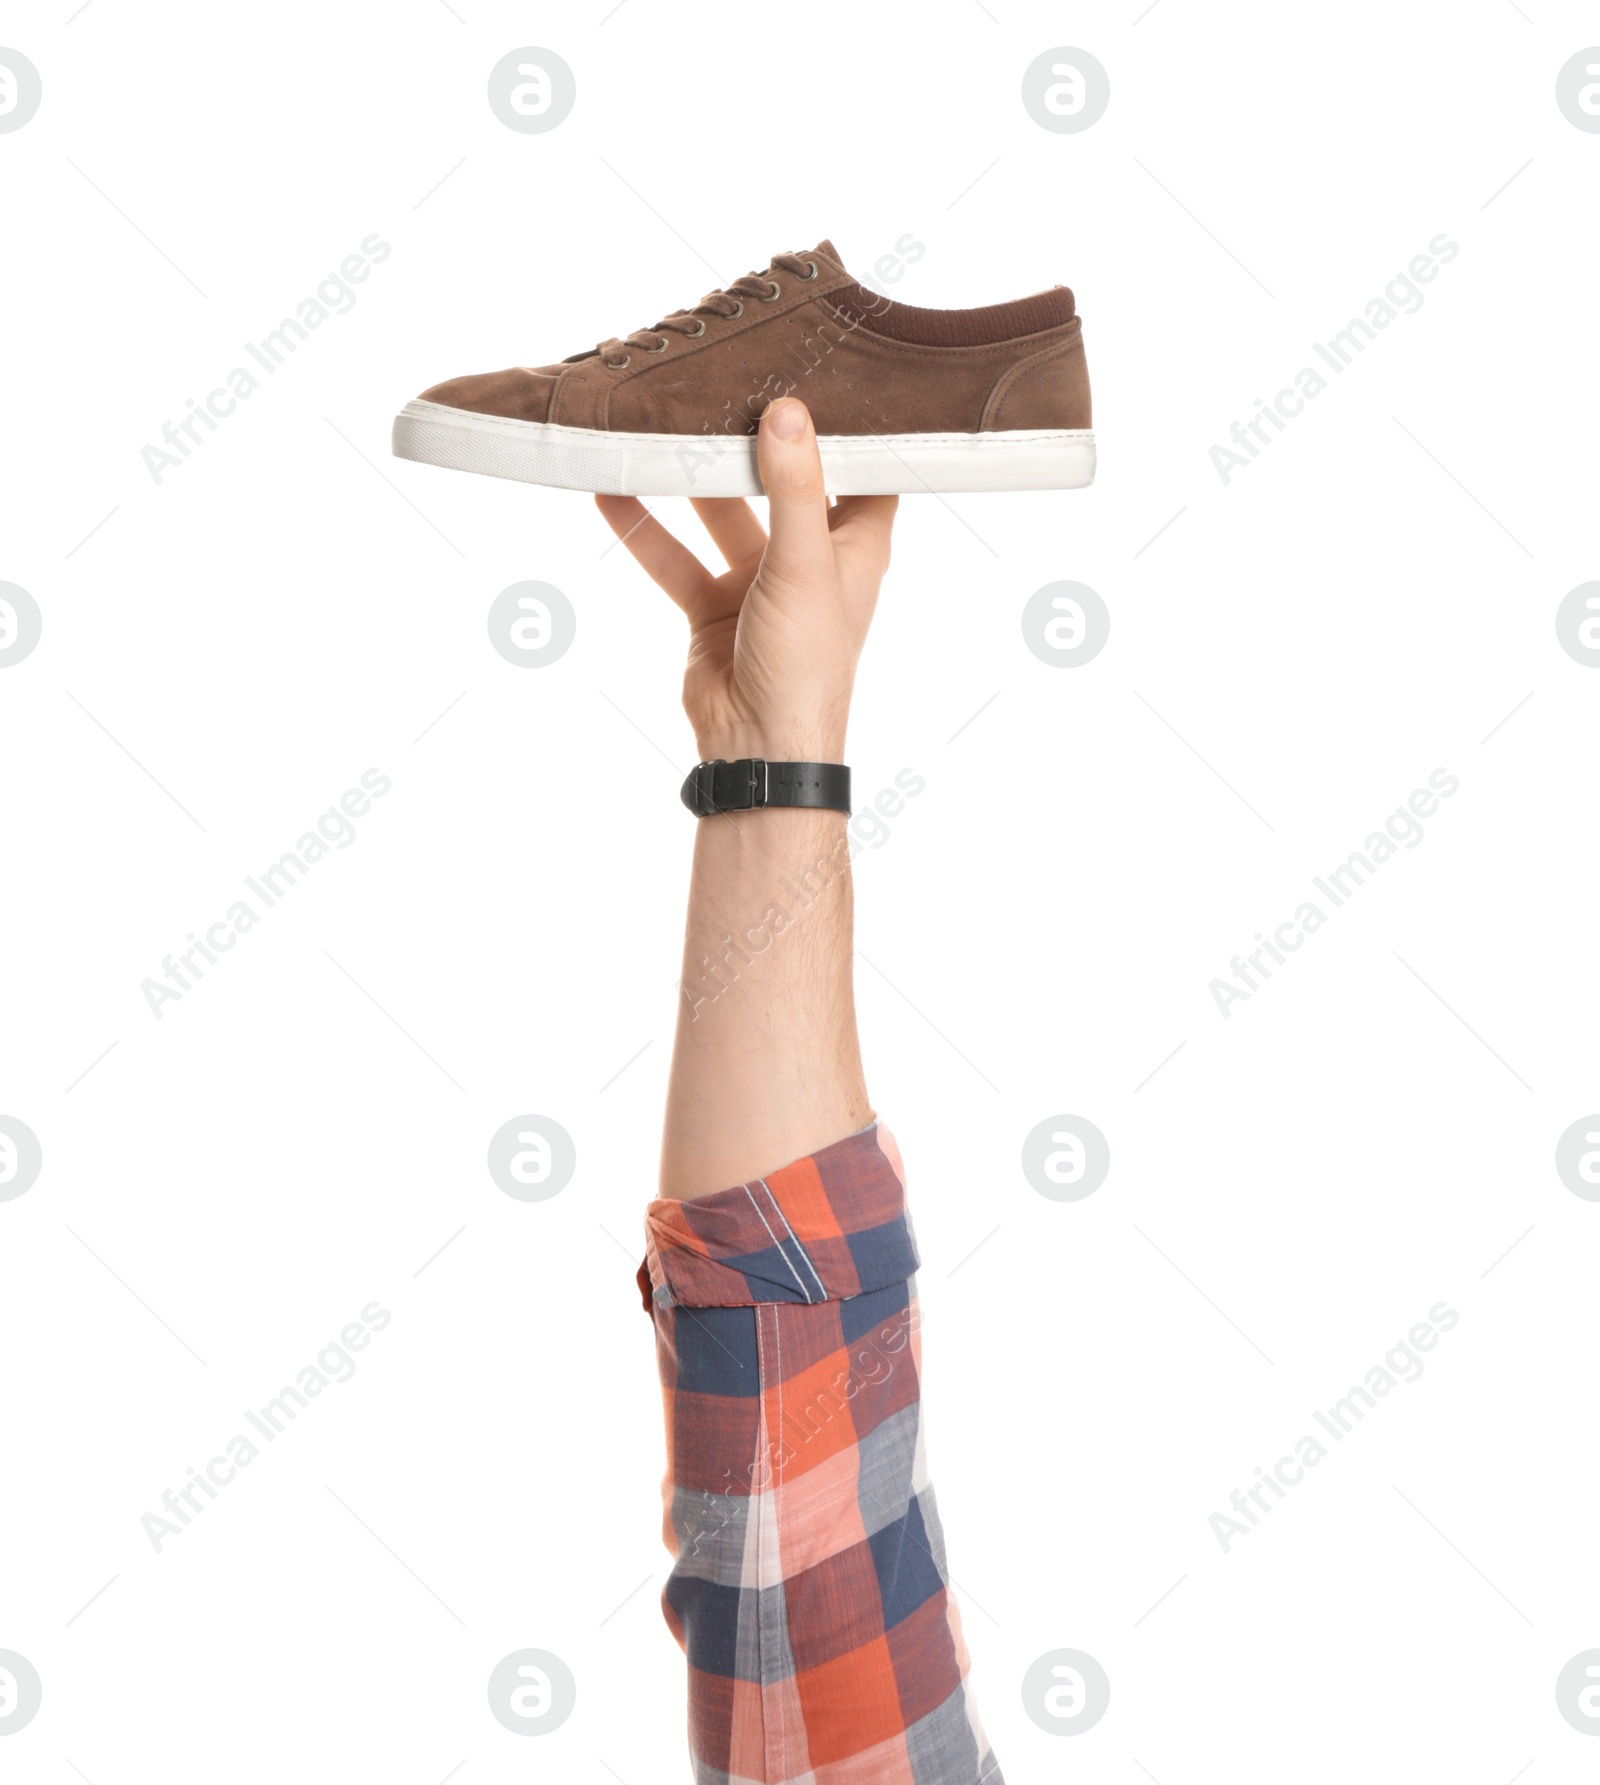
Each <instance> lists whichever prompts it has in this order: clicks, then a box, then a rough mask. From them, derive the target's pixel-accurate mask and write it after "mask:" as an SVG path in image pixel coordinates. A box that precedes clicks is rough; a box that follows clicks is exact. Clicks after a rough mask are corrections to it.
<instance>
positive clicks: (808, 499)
mask: <svg viewBox="0 0 1600 1785" xmlns="http://www.w3.org/2000/svg"><path fill="white" fill-rule="evenodd" d="M756 462H757V464H758V465H759V466H760V469H761V483H762V487H763V488H764V489H765V490H766V492H767V504H768V509H769V514H768V523H769V530H770V532H771V535H772V538H771V543H770V544H769V546H768V547H767V558H766V561H767V563H768V564H769V565H770V566H771V568H772V571H773V574H774V575H776V576H781V577H783V578H784V579H785V580H789V581H793V582H800V581H802V580H803V579H805V578H806V577H807V576H808V575H810V574H814V573H815V572H816V571H817V570H820V569H822V568H823V566H824V565H826V564H827V563H828V562H829V560H830V557H831V552H832V546H831V542H830V537H829V533H828V493H827V490H826V489H825V487H824V485H823V481H822V459H821V457H820V455H819V454H818V452H817V436H816V431H815V430H814V429H813V427H812V425H811V416H810V413H809V412H808V410H807V409H806V406H805V404H804V403H802V402H801V401H800V399H799V398H798V397H783V398H780V399H779V401H778V402H776V403H772V404H770V405H769V406H768V408H767V409H766V411H765V413H764V414H763V415H762V417H761V427H760V431H759V432H758V433H757V435H756Z"/></svg>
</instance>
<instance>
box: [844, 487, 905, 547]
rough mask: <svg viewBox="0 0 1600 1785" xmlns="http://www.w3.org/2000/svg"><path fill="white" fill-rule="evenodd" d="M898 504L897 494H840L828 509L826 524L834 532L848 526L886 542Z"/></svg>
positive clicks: (852, 531) (853, 530)
mask: <svg viewBox="0 0 1600 1785" xmlns="http://www.w3.org/2000/svg"><path fill="white" fill-rule="evenodd" d="M899 506H900V498H899V497H898V496H841V497H840V498H839V499H838V501H837V502H835V503H834V505H833V507H832V508H831V509H830V510H829V511H828V525H829V526H830V527H832V528H833V530H834V532H836V533H837V532H838V531H839V530H840V529H841V528H848V529H849V531H850V532H851V533H857V532H859V533H861V534H863V535H865V536H867V537H869V538H872V539H882V540H883V541H884V543H885V544H887V543H888V539H889V529H890V528H891V527H893V525H894V517H895V511H896V510H897V509H898V508H899Z"/></svg>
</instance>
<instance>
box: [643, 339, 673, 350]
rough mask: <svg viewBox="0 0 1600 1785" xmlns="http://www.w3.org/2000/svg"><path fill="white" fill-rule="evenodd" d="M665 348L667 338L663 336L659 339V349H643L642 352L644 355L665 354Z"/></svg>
mask: <svg viewBox="0 0 1600 1785" xmlns="http://www.w3.org/2000/svg"><path fill="white" fill-rule="evenodd" d="M667 346H668V342H667V337H666V336H665V335H663V336H662V337H661V345H660V346H659V347H646V348H644V349H643V351H644V352H645V353H665V352H666V351H667Z"/></svg>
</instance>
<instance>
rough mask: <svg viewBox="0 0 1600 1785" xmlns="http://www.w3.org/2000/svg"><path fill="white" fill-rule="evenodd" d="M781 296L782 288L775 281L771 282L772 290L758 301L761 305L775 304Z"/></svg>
mask: <svg viewBox="0 0 1600 1785" xmlns="http://www.w3.org/2000/svg"><path fill="white" fill-rule="evenodd" d="M782 296H783V287H782V286H781V285H780V284H779V283H778V281H777V280H776V279H774V280H773V281H772V289H771V291H769V292H768V293H767V295H766V296H765V297H764V298H762V299H761V300H760V302H762V303H763V304H775V303H777V301H778V299H779V298H781V297H782Z"/></svg>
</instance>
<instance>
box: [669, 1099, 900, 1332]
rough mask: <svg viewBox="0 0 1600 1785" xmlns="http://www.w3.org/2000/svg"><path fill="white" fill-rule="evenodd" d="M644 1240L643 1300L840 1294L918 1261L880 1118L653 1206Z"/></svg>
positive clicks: (894, 1157)
mask: <svg viewBox="0 0 1600 1785" xmlns="http://www.w3.org/2000/svg"><path fill="white" fill-rule="evenodd" d="M645 1243H646V1255H645V1262H644V1264H643V1265H642V1266H641V1267H640V1271H639V1286H640V1289H641V1291H645V1292H646V1297H645V1305H646V1306H647V1307H648V1306H650V1305H651V1302H652V1300H655V1301H660V1300H662V1299H663V1298H665V1299H666V1300H668V1301H670V1302H674V1303H677V1304H678V1305H680V1306H683V1307H690V1308H748V1307H755V1306H759V1305H761V1304H763V1303H768V1302H800V1303H807V1302H824V1301H841V1300H844V1299H845V1298H847V1297H849V1296H855V1295H862V1294H864V1293H866V1292H867V1291H869V1290H873V1289H882V1288H884V1287H886V1286H887V1285H888V1284H890V1283H903V1282H904V1281H905V1280H906V1278H908V1277H909V1276H911V1274H912V1273H913V1272H914V1271H915V1270H916V1268H917V1265H918V1262H919V1261H918V1258H917V1247H916V1238H915V1235H914V1234H913V1232H912V1228H911V1218H910V1215H909V1213H908V1212H907V1209H906V1190H905V1173H904V1170H903V1169H902V1167H901V1163H900V1150H899V1148H898V1147H897V1146H896V1145H895V1143H894V1137H893V1136H892V1135H891V1134H890V1133H889V1131H888V1130H887V1129H886V1128H885V1127H884V1126H883V1125H882V1124H881V1123H878V1122H874V1123H873V1124H872V1125H871V1127H869V1128H863V1129H862V1130H861V1131H860V1132H859V1133H857V1134H852V1135H849V1136H847V1137H846V1138H845V1139H844V1140H840V1141H835V1142H834V1143H833V1145H832V1146H828V1147H824V1148H822V1150H821V1151H820V1152H816V1153H808V1154H807V1155H806V1156H805V1157H804V1158H803V1159H796V1160H795V1161H793V1163H792V1164H789V1165H785V1166H782V1167H780V1168H779V1169H778V1170H777V1171H772V1172H768V1173H767V1174H766V1175H765V1176H764V1177H760V1178H755V1179H753V1180H752V1181H751V1182H749V1183H747V1184H735V1185H733V1186H732V1187H731V1188H729V1189H727V1190H717V1191H714V1192H713V1193H712V1194H711V1195H710V1196H701V1197H696V1198H693V1199H692V1200H689V1201H683V1202H679V1201H675V1200H672V1199H669V1198H660V1199H658V1200H656V1201H654V1202H652V1203H651V1204H650V1205H649V1207H648V1208H647V1209H646V1211H645Z"/></svg>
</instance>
